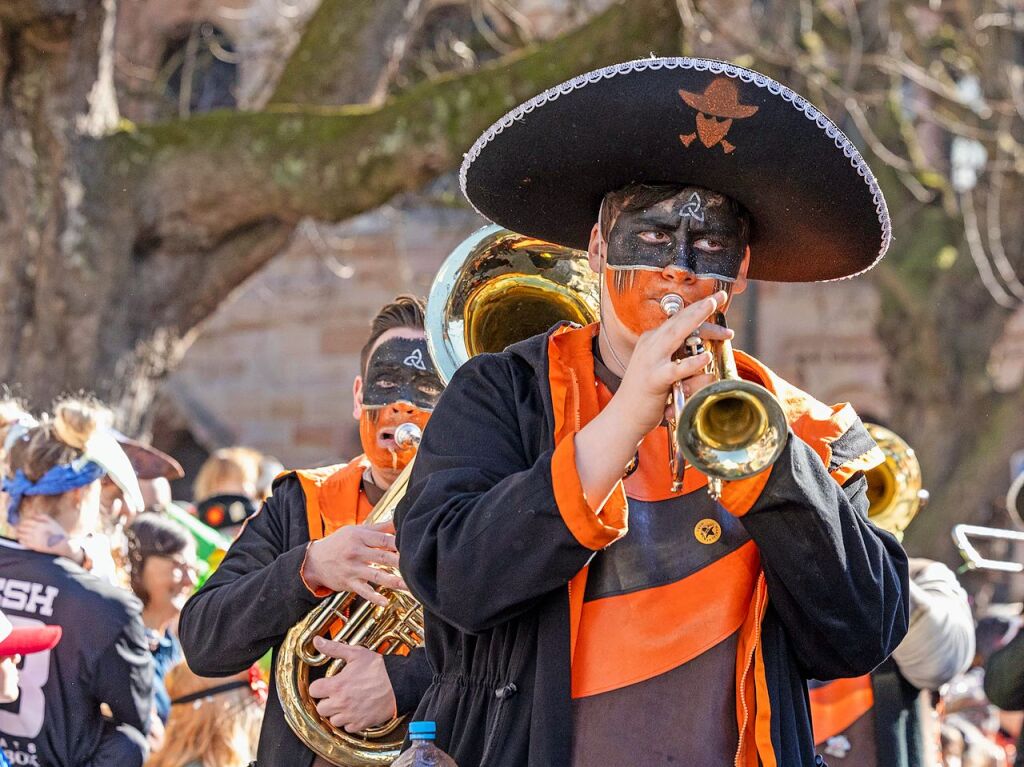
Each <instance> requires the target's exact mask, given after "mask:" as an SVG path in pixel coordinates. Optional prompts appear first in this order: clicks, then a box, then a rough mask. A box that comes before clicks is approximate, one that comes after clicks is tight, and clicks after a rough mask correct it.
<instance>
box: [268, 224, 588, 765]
mask: <svg viewBox="0 0 1024 767" xmlns="http://www.w3.org/2000/svg"><path fill="white" fill-rule="evenodd" d="M597 285H598V283H597V276H596V275H594V274H593V272H591V271H590V269H589V267H588V266H587V257H586V254H585V253H581V252H579V251H576V250H572V249H571V248H565V247H561V246H557V245H551V244H549V243H546V242H543V241H541V240H536V239H533V238H529V237H524V236H523V235H520V234H515V233H514V232H510V231H508V230H506V229H502V228H500V227H498V226H487V227H484V228H483V229H480V230H479V231H477V232H476V233H474V234H473V235H471V236H470V237H469V238H468V239H466V240H465V241H463V242H462V243H461V244H460V245H459V246H458V247H457V248H456V249H455V250H454V251H453V252H452V254H451V255H450V256H448V258H447V260H446V261H445V263H444V265H443V266H442V267H441V270H440V272H439V273H438V275H437V277H436V278H435V280H434V284H433V286H432V287H431V290H430V297H429V299H428V301H427V310H426V331H427V344H428V347H429V348H430V354H431V357H432V358H433V361H434V364H435V366H436V367H437V369H438V372H439V373H440V375H441V377H442V379H444V381H445V382H447V381H449V380H451V377H452V375H453V374H454V373H455V371H456V370H457V369H458V367H459V366H460V365H461V364H462V363H464V362H465V361H466V360H467V359H469V358H470V357H471V356H473V355H475V354H480V353H481V352H499V351H501V350H502V349H504V348H505V347H506V346H508V345H510V344H513V343H515V342H517V341H521V340H523V339H526V338H529V337H530V336H533V335H536V334H538V333H543V332H545V331H547V330H548V329H550V327H551V326H552V325H554V324H556V323H557V322H559V321H561V320H570V321H573V322H578V323H581V324H586V323H590V322H594V321H596V320H597V319H598V316H599V309H598V307H599V299H598V287H597ZM407 427H408V428H407ZM411 429H415V430H416V431H417V432H418V429H416V427H415V426H413V425H412V424H403V425H402V426H399V427H398V429H396V430H395V440H396V441H397V442H399V443H401V441H402V440H403V439H410V440H414V442H413V443H414V444H417V445H418V434H415V433H412V432H411V431H409V430H411ZM407 431H409V433H408V434H407V435H406V436H403V434H406V432H407ZM411 471H412V463H410V464H409V466H407V467H406V468H405V470H404V471H403V472H402V474H401V475H400V476H399V477H398V479H397V480H396V481H395V483H394V484H393V485H392V486H391V487H390V488H388V491H387V492H386V493H385V494H384V496H383V497H382V498H381V499H380V501H379V502H378V503H377V505H376V506H374V509H373V511H372V512H371V514H370V517H369V518H368V519H367V520H366V524H375V523H378V522H384V521H388V520H390V519H392V517H393V515H394V510H395V508H396V507H397V506H398V503H399V502H400V501H401V499H402V497H403V496H404V495H405V491H406V487H407V485H408V482H409V475H410V473H411ZM385 569H386V568H385ZM378 591H379V593H381V594H383V595H384V596H385V597H386V598H387V600H388V606H387V607H378V606H376V605H373V604H371V603H369V602H367V601H366V600H365V599H363V598H362V597H360V596H358V595H356V594H352V593H347V592H343V593H338V594H334V595H332V596H330V597H328V598H327V599H325V600H324V601H323V602H321V603H320V604H319V605H318V606H317V607H315V608H314V609H313V610H312V611H311V612H310V613H309V614H308V615H307V616H306V617H305V618H304V619H303V620H302V621H301V622H299V623H298V624H296V625H295V626H293V627H292V629H291V630H290V631H289V632H288V634H287V636H286V637H285V641H284V644H283V645H282V647H281V649H280V651H279V653H278V656H277V675H276V680H277V688H278V694H279V696H280V698H281V707H282V708H283V709H284V714H285V719H286V721H287V722H288V725H289V726H290V727H291V729H292V731H293V732H294V733H295V734H296V735H297V736H298V737H299V739H300V740H302V741H303V742H304V743H305V744H306V745H307V746H308V747H309V748H310V749H311V750H312V751H314V752H315V753H316V754H318V755H319V756H321V757H322V758H324V759H326V760H327V761H328V762H330V763H331V764H335V765H340V766H342V767H372V766H373V765H387V764H391V762H393V761H394V760H395V758H396V757H397V756H398V753H399V750H400V749H401V746H402V742H403V740H404V737H405V727H404V722H403V721H402V720H401V719H393V720H392V721H390V722H387V723H385V724H383V725H381V726H380V727H375V728H372V729H370V730H367V731H364V732H362V733H359V734H358V735H353V734H351V733H347V732H344V731H343V730H340V729H339V728H337V727H334V726H333V725H332V724H331V723H330V722H329V721H328V720H327V719H325V718H324V717H321V716H320V715H319V714H318V713H317V710H316V704H315V702H314V701H313V700H312V699H311V698H310V697H309V672H310V669H311V668H312V667H314V666H323V665H327V667H328V668H327V673H328V674H329V675H330V674H335V673H337V672H338V671H340V670H341V668H342V667H343V665H344V664H343V663H341V662H339V661H334V660H331V659H330V658H327V657H325V656H324V655H323V654H321V653H320V652H319V651H317V650H316V649H315V648H314V647H313V646H312V641H313V637H314V636H316V635H320V636H325V635H328V634H330V635H331V636H332V638H334V639H336V640H338V641H343V642H348V643H349V644H357V645H361V646H363V647H368V648H370V649H373V650H376V651H378V652H382V653H385V654H390V653H395V652H404V651H406V650H408V649H412V648H415V647H419V646H421V645H422V644H423V609H422V606H421V605H420V604H419V603H418V602H417V601H416V600H415V599H414V598H413V596H412V595H411V594H409V593H407V592H404V591H395V590H392V589H383V588H381V589H378Z"/></svg>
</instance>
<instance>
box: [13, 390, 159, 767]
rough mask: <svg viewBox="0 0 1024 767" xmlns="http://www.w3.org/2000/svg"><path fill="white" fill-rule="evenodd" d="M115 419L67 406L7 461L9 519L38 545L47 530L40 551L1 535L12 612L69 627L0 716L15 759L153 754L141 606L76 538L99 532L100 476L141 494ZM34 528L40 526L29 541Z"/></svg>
mask: <svg viewBox="0 0 1024 767" xmlns="http://www.w3.org/2000/svg"><path fill="white" fill-rule="evenodd" d="M107 417H108V414H107V413H106V412H105V411H104V410H102V409H101V408H98V407H97V406H95V405H94V404H91V403H88V402H84V401H81V400H65V401H62V402H59V403H58V404H57V405H56V407H55V410H54V415H53V416H52V417H44V418H42V419H41V420H40V423H39V424H38V425H37V426H34V427H31V428H30V429H28V430H27V431H26V432H25V433H24V435H22V436H21V437H19V438H18V439H17V440H16V441H15V442H14V444H13V445H12V446H11V449H10V451H9V453H8V455H7V467H6V470H7V476H6V477H5V478H4V482H3V487H4V490H5V492H6V493H7V496H8V509H7V511H8V519H9V521H10V522H11V523H12V524H15V525H16V526H18V528H19V537H33V538H36V541H35V542H36V543H39V542H40V540H39V536H40V531H44V530H48V531H50V532H49V537H48V538H45V539H42V541H41V543H42V544H43V545H42V546H40V547H39V548H40V549H42V550H36V551H33V550H30V549H29V548H27V547H26V546H24V545H22V544H20V543H18V542H17V541H13V540H9V539H0V577H2V578H3V579H4V581H5V590H4V594H5V600H4V609H5V611H6V614H7V615H8V617H10V618H11V620H12V622H13V621H14V620H15V619H17V620H18V621H19V622H20V625H21V626H32V627H36V628H41V627H43V626H59V627H61V629H62V630H63V637H62V640H61V641H60V642H59V643H58V644H57V646H56V647H54V648H53V649H52V650H50V651H49V652H48V653H46V654H44V653H37V654H35V655H32V656H28V658H27V659H26V662H25V664H24V668H22V670H21V681H20V695H19V699H18V701H17V703H16V704H15V707H14V708H13V709H12V710H0V736H2V737H3V738H4V740H5V741H6V743H7V746H8V752H9V754H10V756H11V757H12V761H13V762H14V763H15V764H34V763H39V764H43V765H47V767H91V766H92V765H96V767H99V765H115V764H116V765H118V767H138V766H139V765H141V764H142V763H143V762H144V761H145V758H146V755H147V750H148V744H147V736H148V734H149V731H150V719H151V711H152V708H153V659H152V656H151V654H150V651H149V646H148V643H147V642H146V636H145V629H144V626H143V623H142V618H141V605H140V604H139V601H138V600H137V599H135V598H134V597H133V596H132V595H131V594H130V593H128V592H126V591H125V590H123V589H119V588H116V587H114V586H113V585H111V584H110V583H108V582H105V581H103V580H101V579H99V578H96V577H94V576H93V575H91V574H90V573H88V572H86V570H85V569H83V568H82V567H81V566H80V565H79V564H78V562H80V561H81V562H83V563H85V561H84V560H86V559H87V554H85V553H84V552H83V551H82V550H80V549H77V548H76V547H75V546H74V545H73V543H69V542H73V541H75V540H76V539H77V538H78V537H79V536H81V535H82V533H83V532H85V531H88V530H91V529H94V528H95V526H96V525H97V523H98V519H99V514H100V479H101V477H103V476H104V475H105V474H108V473H111V468H113V469H114V470H115V471H117V472H118V473H119V474H121V475H122V476H121V477H120V479H119V482H121V483H123V485H124V487H126V488H127V489H128V490H129V492H131V491H132V490H134V492H135V493H138V488H137V486H136V487H134V488H133V487H132V486H131V482H130V481H129V479H128V477H127V475H126V474H125V473H124V472H125V471H126V469H125V467H127V471H128V472H129V473H130V464H129V463H128V459H127V456H125V454H124V452H123V451H122V450H121V448H120V446H118V444H117V442H116V441H115V440H114V439H113V438H112V437H110V436H109V435H108V434H107V433H106V432H105V431H104V425H105V423H106V419H107ZM131 480H134V474H132V475H131ZM29 522H35V523H36V524H35V525H33V526H32V530H31V531H30V532H28V533H25V534H24V536H23V532H24V531H25V528H26V525H28V523H29ZM54 549H61V550H60V551H54ZM101 704H102V705H104V706H106V710H107V711H108V716H106V717H104V716H103V715H102V714H101Z"/></svg>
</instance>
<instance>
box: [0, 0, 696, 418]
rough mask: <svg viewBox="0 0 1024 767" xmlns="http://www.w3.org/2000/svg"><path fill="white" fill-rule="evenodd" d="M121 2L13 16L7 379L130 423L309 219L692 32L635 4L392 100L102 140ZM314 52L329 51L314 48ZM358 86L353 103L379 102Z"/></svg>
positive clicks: (422, 177)
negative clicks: (107, 407) (530, 105)
mask: <svg viewBox="0 0 1024 767" xmlns="http://www.w3.org/2000/svg"><path fill="white" fill-rule="evenodd" d="M112 2H113V0H107V4H106V5H100V4H98V3H96V2H92V3H88V2H87V0H81V5H82V7H81V8H79V7H78V6H75V8H74V10H75V13H74V15H60V13H63V12H64V6H71V5H72V4H73V3H72V0H63V3H62V2H61V1H60V0H51V4H55V5H57V6H58V9H59V11H60V13H54V11H53V9H52V8H51V7H49V6H48V5H47V4H46V3H45V2H42V0H40V4H39V6H38V7H36V6H34V5H33V4H31V3H29V2H27V0H26V2H25V3H24V5H22V4H21V3H19V4H18V6H16V8H17V13H14V12H10V13H7V12H5V11H3V10H0V14H3V15H0V20H2V23H3V25H4V26H3V38H2V41H3V42H2V46H0V69H2V72H3V79H2V82H3V85H2V88H3V90H2V93H0V98H2V99H3V101H2V105H3V114H2V116H0V120H2V122H0V126H2V128H3V143H2V145H0V174H2V178H3V181H4V183H3V185H2V189H0V194H2V195H3V197H0V200H2V209H0V333H2V336H0V337H2V339H3V341H2V344H0V371H2V375H3V379H4V380H6V381H16V382H18V385H19V391H20V393H21V394H22V395H24V396H25V397H26V398H27V399H28V400H29V401H30V403H31V404H32V405H34V406H36V407H45V406H47V405H48V404H49V402H50V400H51V399H52V398H53V397H54V396H55V395H57V394H59V393H61V392H64V391H76V390H78V389H85V390H89V391H93V392H95V393H97V394H98V395H99V396H100V397H102V398H103V399H105V400H106V401H108V402H109V403H111V404H112V405H115V406H117V407H118V409H119V410H120V413H121V415H122V418H123V422H122V424H121V425H122V427H123V428H125V429H127V430H129V431H134V430H136V429H137V428H138V427H139V426H140V425H142V424H143V422H144V420H145V416H146V411H147V408H148V406H149V403H150V401H151V398H152V396H153V393H154V388H155V385H156V383H157V382H158V381H159V379H160V378H162V377H163V376H164V375H165V374H166V372H167V371H168V370H169V369H170V368H171V367H173V366H174V365H175V364H176V363H177V361H178V359H179V358H180V356H181V354H182V353H183V352H184V350H185V348H186V346H187V339H188V337H189V334H190V332H191V331H193V330H194V329H195V327H196V326H197V325H198V324H199V323H200V322H201V321H202V320H203V319H205V318H206V317H207V316H209V315H210V314H211V313H212V312H213V310H214V309H215V308H216V307H217V305H218V304H219V303H220V302H221V301H223V300H224V299H225V298H227V296H228V295H229V294H230V293H231V292H232V291H233V290H234V289H235V288H236V287H238V286H239V285H240V284H241V283H242V282H243V281H244V280H245V279H246V278H247V277H248V276H250V275H251V274H253V273H254V272H255V271H256V270H257V269H259V268H260V267H261V266H262V265H263V264H265V263H266V262H267V261H268V260H269V259H270V258H272V257H273V256H274V255H275V254H276V253H277V252H279V251H280V250H281V248H282V246H283V245H284V244H285V242H286V241H287V239H288V237H289V236H290V234H291V231H292V229H293V227H294V226H295V224H296V223H297V222H298V221H299V220H300V219H301V218H302V217H303V216H314V217H317V218H319V219H321V220H325V221H339V220H342V219H344V218H348V217H351V216H354V215H357V214H359V213H361V212H363V211H366V210H370V209H373V208H375V207H378V206H379V205H382V204H384V203H385V202H387V201H388V200H389V199H390V198H391V197H392V196H394V195H395V194H397V193H400V192H407V191H413V190H415V189H417V188H419V187H420V186H422V184H423V183H425V182H427V181H429V180H430V179H432V178H434V177H435V176H437V175H438V174H440V173H444V172H447V171H449V170H451V169H453V168H455V167H457V166H458V164H459V163H460V161H461V159H462V153H463V152H464V151H466V149H467V148H468V147H469V146H470V144H471V143H472V141H473V140H474V139H475V138H476V136H477V135H478V134H479V133H481V132H482V131H483V130H484V129H485V128H487V127H488V126H489V125H490V124H491V122H493V121H494V120H496V119H497V118H498V117H500V116H501V115H502V114H503V113H504V112H505V111H507V110H508V109H510V108H511V107H513V106H514V105H515V104H517V103H518V102H520V101H522V100H525V99H526V98H529V97H530V96H532V95H534V94H536V93H538V92H540V91H542V90H544V89H545V88H548V87H550V86H551V85H554V84H556V83H559V82H561V81H563V80H566V79H568V78H570V77H572V76H573V75H576V74H579V73H580V72H584V71H586V70H588V69H592V68H596V67H597V66H600V65H602V64H604V63H607V61H609V60H623V59H628V58H635V57H637V56H644V55H647V54H648V53H650V52H651V51H652V50H653V51H658V52H660V53H663V54H667V53H672V52H674V51H675V49H676V47H677V45H678V34H679V17H678V14H677V13H676V10H675V7H674V4H672V3H670V2H667V0H637V1H636V2H632V3H629V4H628V5H627V4H626V3H620V4H616V5H614V6H613V7H612V8H610V9H609V10H608V11H606V12H605V13H604V14H602V15H601V16H599V17H597V18H595V19H594V20H593V21H592V22H591V23H589V24H588V25H587V26H585V27H583V28H581V29H579V30H577V31H575V32H573V33H571V34H568V35H566V36H564V37H562V38H559V39H556V40H552V41H550V42H548V43H545V44H543V45H541V46H538V47H534V48H530V49H527V50H524V51H521V52H518V53H516V54H512V55H510V56H508V57H506V58H505V59H503V60H502V61H499V62H495V63H494V64H492V65H489V66H487V67H484V68H481V69H480V70H478V71H474V72H471V73H468V74H466V75H463V76H460V77H448V78H442V79H441V80H439V81H438V82H436V83H422V84H420V85H417V86H416V87H414V88H411V89H410V90H409V91H408V92H406V93H403V94H400V95H399V96H397V97H395V98H392V99H391V100H389V101H387V102H385V103H384V104H382V105H380V106H377V107H370V106H359V107H343V108H318V107H309V106H305V105H303V106H288V105H282V104H281V101H282V100H283V99H284V98H285V95H287V94H288V93H289V90H288V88H290V87H292V86H288V88H286V87H284V85H286V84H282V88H281V89H280V94H279V96H276V97H275V99H274V100H275V103H276V106H273V107H270V108H268V110H266V111H264V112H257V113H240V112H214V113H208V114H204V115H197V116H195V117H192V118H189V119H187V120H182V121H178V122H173V123H167V124H163V125H154V126H145V127H134V126H129V128H128V129H124V130H121V131H120V132H117V133H113V134H109V133H108V135H106V136H104V137H102V138H93V137H92V135H91V134H96V135H99V134H100V133H101V132H102V131H103V129H104V128H105V127H106V128H109V127H110V123H111V119H110V118H111V115H113V117H114V119H115V120H116V107H115V108H114V109H113V110H111V109H110V108H109V107H110V106H112V105H110V104H106V103H105V102H104V101H103V99H102V98H100V96H102V95H103V94H104V93H107V92H108V90H107V89H106V88H105V87H104V82H105V80H107V79H109V75H110V72H109V67H108V66H107V63H108V61H109V54H110V43H111V36H110V35H108V34H107V31H108V30H109V26H105V22H106V21H107V20H108V19H109V18H111V17H110V16H109V14H111V13H113V5H112ZM344 2H348V3H350V5H351V6H352V7H355V6H359V7H362V8H364V10H365V7H364V6H365V5H366V4H365V3H364V1H363V0H332V2H331V3H329V8H330V9H331V11H332V13H334V14H335V15H336V14H337V13H339V7H341V6H343V4H344ZM414 6H415V3H411V2H410V3H405V4H401V3H395V4H387V5H385V4H382V5H381V13H382V14H385V15H386V13H392V12H394V11H395V10H396V9H398V8H405V9H409V8H412V7H414ZM11 8H12V9H13V8H15V6H11ZM385 12H386V13H385ZM361 18H363V20H364V21H365V22H366V23H367V24H368V25H369V27H370V28H368V31H366V39H367V40H369V39H379V37H377V38H375V37H374V34H378V33H380V29H379V24H378V25H377V26H374V24H375V21H379V18H378V17H374V16H373V15H372V14H364V15H363V16H362V17H361ZM374 30H376V32H374ZM350 31H351V33H352V34H353V35H355V36H356V37H357V38H358V34H357V30H353V29H352V28H350ZM306 34H307V35H312V34H314V30H313V29H307V32H306ZM317 34H319V32H318V33H317ZM320 39H326V40H327V41H328V42H330V38H329V37H327V38H323V36H322V35H320ZM360 39H361V38H360ZM364 42H365V41H364ZM315 47H316V46H312V48H314V49H315ZM297 50H298V51H300V52H302V51H306V52H307V53H308V54H309V56H310V57H311V58H313V59H315V58H316V56H314V55H313V53H312V52H311V47H310V45H307V44H300V45H299V47H298V49H297ZM388 61H390V59H389V57H387V56H384V57H380V58H379V60H378V64H379V66H386V65H387V62H388ZM297 66H298V65H296V66H295V67H291V68H290V69H291V70H294V69H295V68H296V67H297ZM378 74H379V73H378ZM362 76H363V77H367V78H369V75H367V74H366V73H364V74H363V75H362ZM325 79H326V80H330V78H329V77H327V78H325ZM375 82H376V81H375ZM97 83H99V86H97ZM293 85H294V83H293ZM375 87H376V86H375ZM296 88H297V86H296ZM346 88H348V90H346V91H345V94H346V97H348V98H356V97H357V96H358V97H360V98H369V97H370V95H372V93H371V91H370V90H366V91H365V92H363V93H356V90H355V89H354V85H352V84H349V85H347V86H346ZM294 93H295V94H296V95H295V97H296V98H297V99H298V98H302V99H305V98H312V97H314V96H316V95H317V94H319V96H317V97H324V98H329V97H331V96H330V94H327V95H325V94H324V93H321V92H320V91H319V90H317V91H316V93H314V94H313V95H310V94H309V93H306V92H305V91H302V89H298V88H297V90H295V91H294ZM97 94H99V95H97ZM334 94H335V96H337V94H338V92H334ZM104 106H105V107H107V108H105V109H104V108H101V107H104ZM83 116H84V117H83Z"/></svg>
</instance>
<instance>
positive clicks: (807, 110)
mask: <svg viewBox="0 0 1024 767" xmlns="http://www.w3.org/2000/svg"><path fill="white" fill-rule="evenodd" d="M647 69H650V70H656V69H694V70H697V71H698V72H712V73H714V74H719V75H720V74H724V75H727V76H728V77H735V78H738V79H740V80H742V81H743V82H745V83H753V84H754V85H756V86H757V87H759V88H766V89H767V90H768V92H769V93H772V94H774V95H776V96H781V97H782V98H783V99H785V100H786V101H788V102H789V103H790V104H792V105H793V108H794V109H797V110H799V111H800V112H803V113H804V115H805V116H806V117H807V119H808V120H811V121H813V122H814V123H815V124H816V125H817V126H818V127H819V128H820V129H821V130H822V131H824V133H825V135H826V136H828V137H829V138H830V139H831V140H832V141H834V142H835V145H836V148H837V149H841V150H842V152H843V154H844V155H845V156H846V157H847V158H848V159H849V160H850V164H851V165H852V166H853V168H854V169H855V170H856V171H857V175H859V176H860V177H861V178H863V179H864V183H865V184H867V185H868V189H869V190H870V191H871V198H872V200H873V201H874V203H875V212H876V213H877V214H878V222H879V224H881V226H882V241H881V244H880V246H879V249H878V256H877V257H876V258H875V260H874V261H872V262H871V264H870V265H869V266H868V267H866V268H865V269H862V270H861V271H859V272H857V273H856V274H850V275H847V276H845V277H838V278H836V279H837V280H848V279H850V278H851V277H856V276H857V275H858V274H863V273H864V272H866V271H868V270H869V269H871V268H872V267H874V266H875V264H877V263H878V262H879V261H880V260H881V259H882V256H884V255H885V252H886V251H887V250H888V249H889V244H890V243H891V242H892V222H891V220H890V219H889V209H888V208H887V207H886V204H885V197H884V196H883V195H882V189H881V187H879V185H878V181H877V180H876V179H875V175H874V174H873V173H872V172H871V168H869V167H868V164H867V163H866V162H865V161H864V158H863V157H861V154H860V152H859V151H858V150H857V147H856V146H854V144H853V142H852V141H850V139H848V138H847V137H846V134H844V133H843V132H842V131H841V130H840V129H839V127H838V126H837V125H836V124H835V123H834V122H832V120H830V119H829V118H828V117H827V116H826V115H825V114H824V113H822V112H821V111H820V110H819V109H817V108H816V107H815V106H814V105H813V104H811V103H810V102H809V101H808V100H807V99H805V98H804V97H803V96H801V95H800V94H799V93H796V92H795V91H793V90H792V89H791V88H787V87H786V86H785V85H782V84H781V83H779V82H777V81H776V80H773V79H772V78H770V77H768V76H767V75H763V74H761V73H760V72H755V71H753V70H752V69H746V68H745V67H738V66H736V65H735V64H730V63H728V62H726V61H716V60H714V59H692V58H684V57H675V58H657V57H651V58H646V59H636V60H635V61H626V62H623V63H622V64H615V65H613V66H610V67H604V68H603V69H595V70H594V71H593V72H588V73H586V74H584V75H579V76H578V77H574V78H573V79H572V80H567V81H566V82H564V83H561V84H560V85H556V86H555V87H553V88H549V89H548V90H546V91H544V92H543V93H541V94H539V95H537V96H534V97H533V98H532V99H530V100H529V101H527V102H525V103H523V104H520V105H519V106H517V107H516V108H515V109H513V110H512V111H511V112H509V113H507V114H506V115H505V116H504V117H502V118H501V119H500V120H498V121H497V122H495V123H494V124H493V125H492V126H491V127H490V128H488V129H487V130H485V131H484V132H483V134H482V135H481V136H480V138H478V139H477V140H476V142H474V144H473V146H472V147H470V149H469V151H468V152H467V153H466V154H465V155H464V156H463V160H462V168H461V169H460V170H459V185H460V186H461V188H462V193H463V195H466V176H467V174H468V173H469V166H471V165H472V164H473V162H474V161H475V160H476V158H477V157H479V156H480V153H481V152H482V151H483V149H484V147H485V146H487V145H488V144H489V143H491V141H493V140H494V138H495V137H496V136H497V135H498V134H499V133H501V132H502V131H504V130H505V129H506V128H508V127H510V126H511V125H512V123H514V122H516V121H517V120H519V119H521V118H522V117H524V116H526V115H528V114H530V112H532V111H533V110H534V109H536V108H537V107H541V106H544V105H545V104H547V103H548V102H549V101H554V100H555V99H557V98H558V97H559V96H564V95H568V94H570V93H572V92H573V91H575V90H577V89H579V88H583V87H584V86H586V85H590V84H591V83H596V82H600V81H601V80H605V79H609V78H612V77H615V76H616V75H624V74H628V73H630V72H642V71H644V70H647ZM466 199H467V200H468V199H469V196H468V195H466ZM469 202H470V205H472V204H473V201H472V200H470V201H469ZM473 208H474V210H477V209H476V206H475V205H474V206H473ZM477 213H480V211H479V210H477ZM480 215H481V216H484V214H483V213H480ZM484 218H487V216H484ZM823 281H824V282H833V281H835V280H823Z"/></svg>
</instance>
